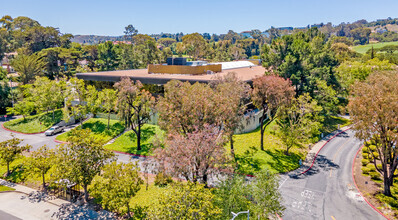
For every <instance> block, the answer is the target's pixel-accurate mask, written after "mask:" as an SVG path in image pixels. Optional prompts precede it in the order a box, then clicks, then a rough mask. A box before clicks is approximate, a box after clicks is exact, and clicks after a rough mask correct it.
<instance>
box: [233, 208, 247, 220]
mask: <svg viewBox="0 0 398 220" xmlns="http://www.w3.org/2000/svg"><path fill="white" fill-rule="evenodd" d="M231 213H232V215H233V217H232V219H231V220H234V219H235V218H236V217H237V216H238V215H240V214H246V213H247V220H249V219H250V210H247V211H243V212H238V213H235V212H231Z"/></svg>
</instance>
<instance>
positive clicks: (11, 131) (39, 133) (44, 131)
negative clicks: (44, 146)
mask: <svg viewBox="0 0 398 220" xmlns="http://www.w3.org/2000/svg"><path fill="white" fill-rule="evenodd" d="M3 124H4V123H2V124H1V127H2V128H3V129H4V130H6V131H9V132H14V133H18V134H28V135H29V134H43V133H44V132H46V131H42V132H36V133H23V132H19V131H13V130H10V129H8V128H6V127H4V125H3Z"/></svg>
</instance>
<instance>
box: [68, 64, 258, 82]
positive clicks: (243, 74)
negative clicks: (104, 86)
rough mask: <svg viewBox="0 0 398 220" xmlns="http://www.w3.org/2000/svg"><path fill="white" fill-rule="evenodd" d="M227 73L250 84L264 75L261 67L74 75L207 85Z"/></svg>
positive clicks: (110, 80) (118, 79)
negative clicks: (206, 71)
mask: <svg viewBox="0 0 398 220" xmlns="http://www.w3.org/2000/svg"><path fill="white" fill-rule="evenodd" d="M229 72H235V73H236V76H237V77H238V79H240V80H242V81H244V82H249V83H251V82H252V81H253V79H254V78H256V77H257V76H261V75H263V74H264V73H265V68H264V67H262V66H252V67H244V68H235V69H223V70H222V71H221V72H219V73H214V74H204V75H189V74H166V73H165V74H160V73H159V74H158V73H156V74H155V73H151V74H150V73H148V69H133V70H116V71H105V72H91V73H76V77H77V78H79V79H83V80H92V81H108V82H118V81H120V78H121V77H123V76H128V77H130V79H132V80H139V81H140V82H142V83H144V84H166V83H167V82H168V81H170V80H180V81H188V82H190V83H195V82H200V83H208V82H210V81H213V80H215V79H214V78H215V76H224V75H226V74H227V73H229Z"/></svg>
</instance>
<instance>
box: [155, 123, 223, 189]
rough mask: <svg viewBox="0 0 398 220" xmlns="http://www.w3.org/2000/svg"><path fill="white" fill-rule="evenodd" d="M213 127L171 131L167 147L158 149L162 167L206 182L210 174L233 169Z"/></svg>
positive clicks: (173, 173) (171, 172)
mask: <svg viewBox="0 0 398 220" xmlns="http://www.w3.org/2000/svg"><path fill="white" fill-rule="evenodd" d="M216 130H217V129H215V128H214V127H209V126H206V127H205V128H204V129H202V130H197V131H194V132H193V133H188V134H187V135H186V136H183V135H179V134H177V135H172V136H171V137H170V139H169V140H167V141H166V147H165V148H164V149H162V148H158V149H156V150H155V160H156V161H157V163H158V166H159V169H160V171H162V172H165V173H166V174H168V175H172V176H174V177H178V178H184V179H185V180H190V181H193V182H201V183H205V184H207V181H208V178H209V176H210V175H217V174H218V173H220V172H221V171H231V170H230V169H231V163H230V162H231V160H230V159H231V158H230V156H229V154H227V153H226V150H225V148H224V147H223V143H222V142H221V141H220V140H222V138H221V137H220V134H219V132H218V131H216Z"/></svg>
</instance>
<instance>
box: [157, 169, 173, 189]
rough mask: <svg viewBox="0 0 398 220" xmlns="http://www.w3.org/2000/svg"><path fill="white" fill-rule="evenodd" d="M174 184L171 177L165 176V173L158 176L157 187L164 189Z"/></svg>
mask: <svg viewBox="0 0 398 220" xmlns="http://www.w3.org/2000/svg"><path fill="white" fill-rule="evenodd" d="M172 182H173V179H171V177H170V176H168V175H166V174H164V173H163V172H160V173H158V174H156V177H155V186H159V187H164V186H167V185H168V184H170V183H172Z"/></svg>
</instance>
